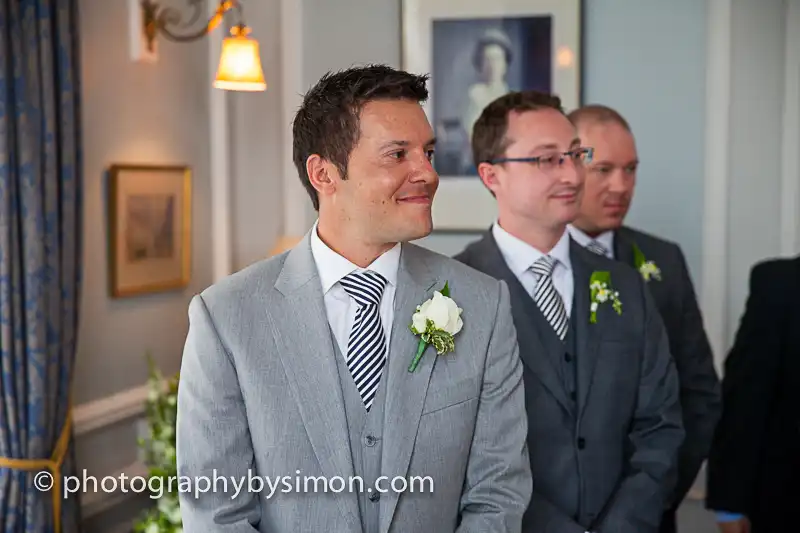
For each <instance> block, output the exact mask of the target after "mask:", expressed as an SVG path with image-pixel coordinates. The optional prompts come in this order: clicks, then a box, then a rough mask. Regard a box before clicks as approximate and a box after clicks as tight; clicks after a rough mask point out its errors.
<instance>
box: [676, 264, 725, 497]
mask: <svg viewBox="0 0 800 533" xmlns="http://www.w3.org/2000/svg"><path fill="white" fill-rule="evenodd" d="M678 256H679V260H680V276H681V279H680V281H681V286H682V287H683V291H682V295H681V316H680V329H679V338H678V339H677V342H676V343H674V344H673V346H675V353H673V356H674V359H675V365H676V367H677V370H678V375H679V376H680V381H681V384H680V387H681V392H680V398H681V406H682V408H683V424H684V428H685V430H686V439H685V441H684V443H683V446H682V447H681V450H680V453H679V456H678V479H677V484H676V487H675V492H674V495H673V497H672V498H671V500H672V501H671V502H670V503H671V504H678V503H679V502H680V501H681V500H682V499H683V498H684V496H686V493H687V492H688V491H689V489H690V488H691V486H692V484H693V483H694V480H695V477H696V476H697V473H698V471H699V470H700V467H701V466H702V464H703V461H704V460H705V459H706V457H707V455H708V451H709V448H710V447H711V441H712V439H713V437H714V429H715V428H716V425H717V422H718V420H719V417H720V412H721V409H722V407H721V401H720V384H719V378H718V376H717V371H716V369H715V368H714V357H713V355H712V353H711V345H710V343H709V341H708V337H707V336H706V332H705V328H704V327H703V317H702V316H701V314H700V308H699V306H698V305H697V296H696V295H695V292H694V287H693V285H692V280H691V278H690V277H689V270H688V268H687V267H686V261H685V260H684V257H683V254H682V253H681V252H680V249H679V250H678Z"/></svg>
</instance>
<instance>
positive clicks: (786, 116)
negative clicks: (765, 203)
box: [781, 1, 800, 256]
mask: <svg viewBox="0 0 800 533" xmlns="http://www.w3.org/2000/svg"><path fill="white" fill-rule="evenodd" d="M784 50H785V66H784V92H783V136H782V137H783V143H782V147H781V153H782V156H781V157H782V162H781V163H782V165H781V166H782V169H781V254H782V255H785V256H794V255H797V254H798V253H800V240H799V239H800V227H799V226H800V2H796V1H793V2H787V5H786V47H785V49H784Z"/></svg>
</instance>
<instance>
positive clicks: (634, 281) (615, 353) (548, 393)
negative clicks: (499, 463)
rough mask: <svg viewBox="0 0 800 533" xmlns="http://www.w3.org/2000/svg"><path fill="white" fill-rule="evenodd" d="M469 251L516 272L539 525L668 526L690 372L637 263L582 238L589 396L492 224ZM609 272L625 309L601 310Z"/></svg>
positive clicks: (544, 531) (570, 531)
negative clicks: (598, 290)
mask: <svg viewBox="0 0 800 533" xmlns="http://www.w3.org/2000/svg"><path fill="white" fill-rule="evenodd" d="M456 258H457V259H459V260H461V261H463V262H465V263H466V264H468V265H470V266H472V267H474V268H476V269H478V270H480V271H482V272H486V273H487V274H490V275H492V276H494V277H496V278H498V279H500V280H504V281H505V282H506V283H507V284H508V286H509V289H510V292H511V304H512V309H513V314H514V323H515V326H516V331H517V334H518V337H519V345H520V356H521V358H522V360H523V362H524V369H525V371H524V382H525V397H526V406H527V413H528V426H529V430H528V431H529V432H528V446H529V452H530V460H531V469H532V473H533V478H534V480H535V485H534V493H533V496H532V499H531V504H530V507H529V509H528V511H527V512H526V515H525V517H524V520H523V531H525V532H529V533H553V532H557V533H584V532H585V531H587V530H589V531H597V532H600V533H606V532H608V533H650V532H657V531H658V526H659V523H660V520H661V515H662V510H663V506H664V500H665V491H664V480H665V478H666V477H667V476H668V473H669V471H670V469H672V468H673V467H674V464H675V460H676V456H677V452H678V448H679V446H680V445H681V442H682V441H683V438H684V430H683V427H682V422H681V414H680V403H679V398H678V379H677V373H676V371H675V366H674V363H673V361H672V358H671V357H670V354H669V348H668V345H667V338H666V335H665V332H664V326H663V323H662V321H661V318H660V316H659V314H658V311H657V309H656V308H655V305H654V304H653V300H652V297H651V296H650V294H649V292H648V291H647V288H646V286H645V285H644V283H643V281H642V278H641V277H640V276H639V275H638V273H637V272H636V271H634V270H633V269H631V268H630V267H628V266H627V265H624V264H623V263H621V262H618V261H612V260H610V259H607V258H605V257H600V256H597V255H595V254H593V253H591V252H589V251H587V250H585V249H584V248H582V247H581V246H580V245H578V244H577V243H576V242H574V241H571V243H570V258H571V262H572V267H573V273H574V282H575V290H574V301H573V309H574V313H573V317H577V319H576V320H574V321H571V322H570V328H575V335H576V340H577V342H576V345H577V353H576V357H575V364H576V365H577V369H576V375H577V379H576V381H577V394H576V398H575V399H574V400H572V399H571V398H570V397H569V396H568V393H567V391H566V390H565V386H564V380H563V376H562V375H561V374H560V372H561V370H560V369H561V368H562V367H561V366H560V365H561V360H562V358H564V357H565V353H566V352H565V346H564V343H561V342H560V341H558V339H557V338H555V337H553V338H554V339H555V342H552V341H550V340H548V339H550V338H551V336H550V335H548V334H549V330H547V328H551V326H550V325H549V324H548V323H547V321H546V319H545V317H544V315H543V314H542V313H541V311H540V310H539V308H538V306H537V305H536V303H535V302H534V301H533V299H532V298H531V297H530V296H529V295H528V293H527V291H526V290H525V288H524V287H523V286H522V285H521V284H520V282H519V281H518V280H517V278H516V276H515V275H514V274H513V273H512V272H511V270H510V269H509V268H508V266H507V265H506V263H505V260H504V259H503V256H502V255H501V253H500V250H499V249H498V247H497V244H496V242H495V240H494V237H493V236H492V234H491V232H487V233H486V234H485V235H484V237H483V239H481V240H480V241H478V242H476V243H473V244H471V245H470V246H468V247H467V249H465V250H464V251H463V252H462V253H461V254H459V255H457V256H456ZM594 271H607V272H609V273H610V276H611V284H612V287H613V288H614V289H616V290H617V291H618V292H619V298H620V300H621V302H622V314H621V315H618V314H617V313H616V312H615V311H614V310H613V308H612V307H611V305H610V304H605V305H601V306H600V307H599V309H598V311H597V322H596V323H594V324H592V323H590V321H589V316H590V291H589V279H590V277H591V274H592V272H594Z"/></svg>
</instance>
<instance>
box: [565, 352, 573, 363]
mask: <svg viewBox="0 0 800 533" xmlns="http://www.w3.org/2000/svg"><path fill="white" fill-rule="evenodd" d="M564 361H566V362H567V363H570V362H572V356H571V355H570V354H568V353H565V354H564Z"/></svg>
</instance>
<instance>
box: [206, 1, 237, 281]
mask: <svg viewBox="0 0 800 533" xmlns="http://www.w3.org/2000/svg"><path fill="white" fill-rule="evenodd" d="M218 7H219V6H218V5H217V4H216V2H209V6H208V8H209V14H213V13H216V10H217V8H218ZM224 29H225V26H224V25H223V26H222V27H221V28H218V30H217V31H212V32H211V33H210V34H209V35H208V36H207V38H208V71H209V78H208V114H209V127H208V133H209V168H210V169H211V175H210V176H209V178H210V180H211V250H212V253H211V261H212V266H211V275H212V283H216V282H218V281H220V280H221V279H222V278H224V277H226V276H228V275H229V274H231V273H232V272H233V242H232V236H231V213H230V211H231V210H230V194H231V176H230V173H231V171H230V136H229V128H230V122H229V120H230V119H229V117H228V91H225V90H222V89H217V88H215V87H214V85H213V81H214V78H215V77H216V74H217V68H218V67H219V58H220V54H221V53H222V41H223V39H224V38H225V37H226V36H227V35H226V32H225V31H222V30H224Z"/></svg>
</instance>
